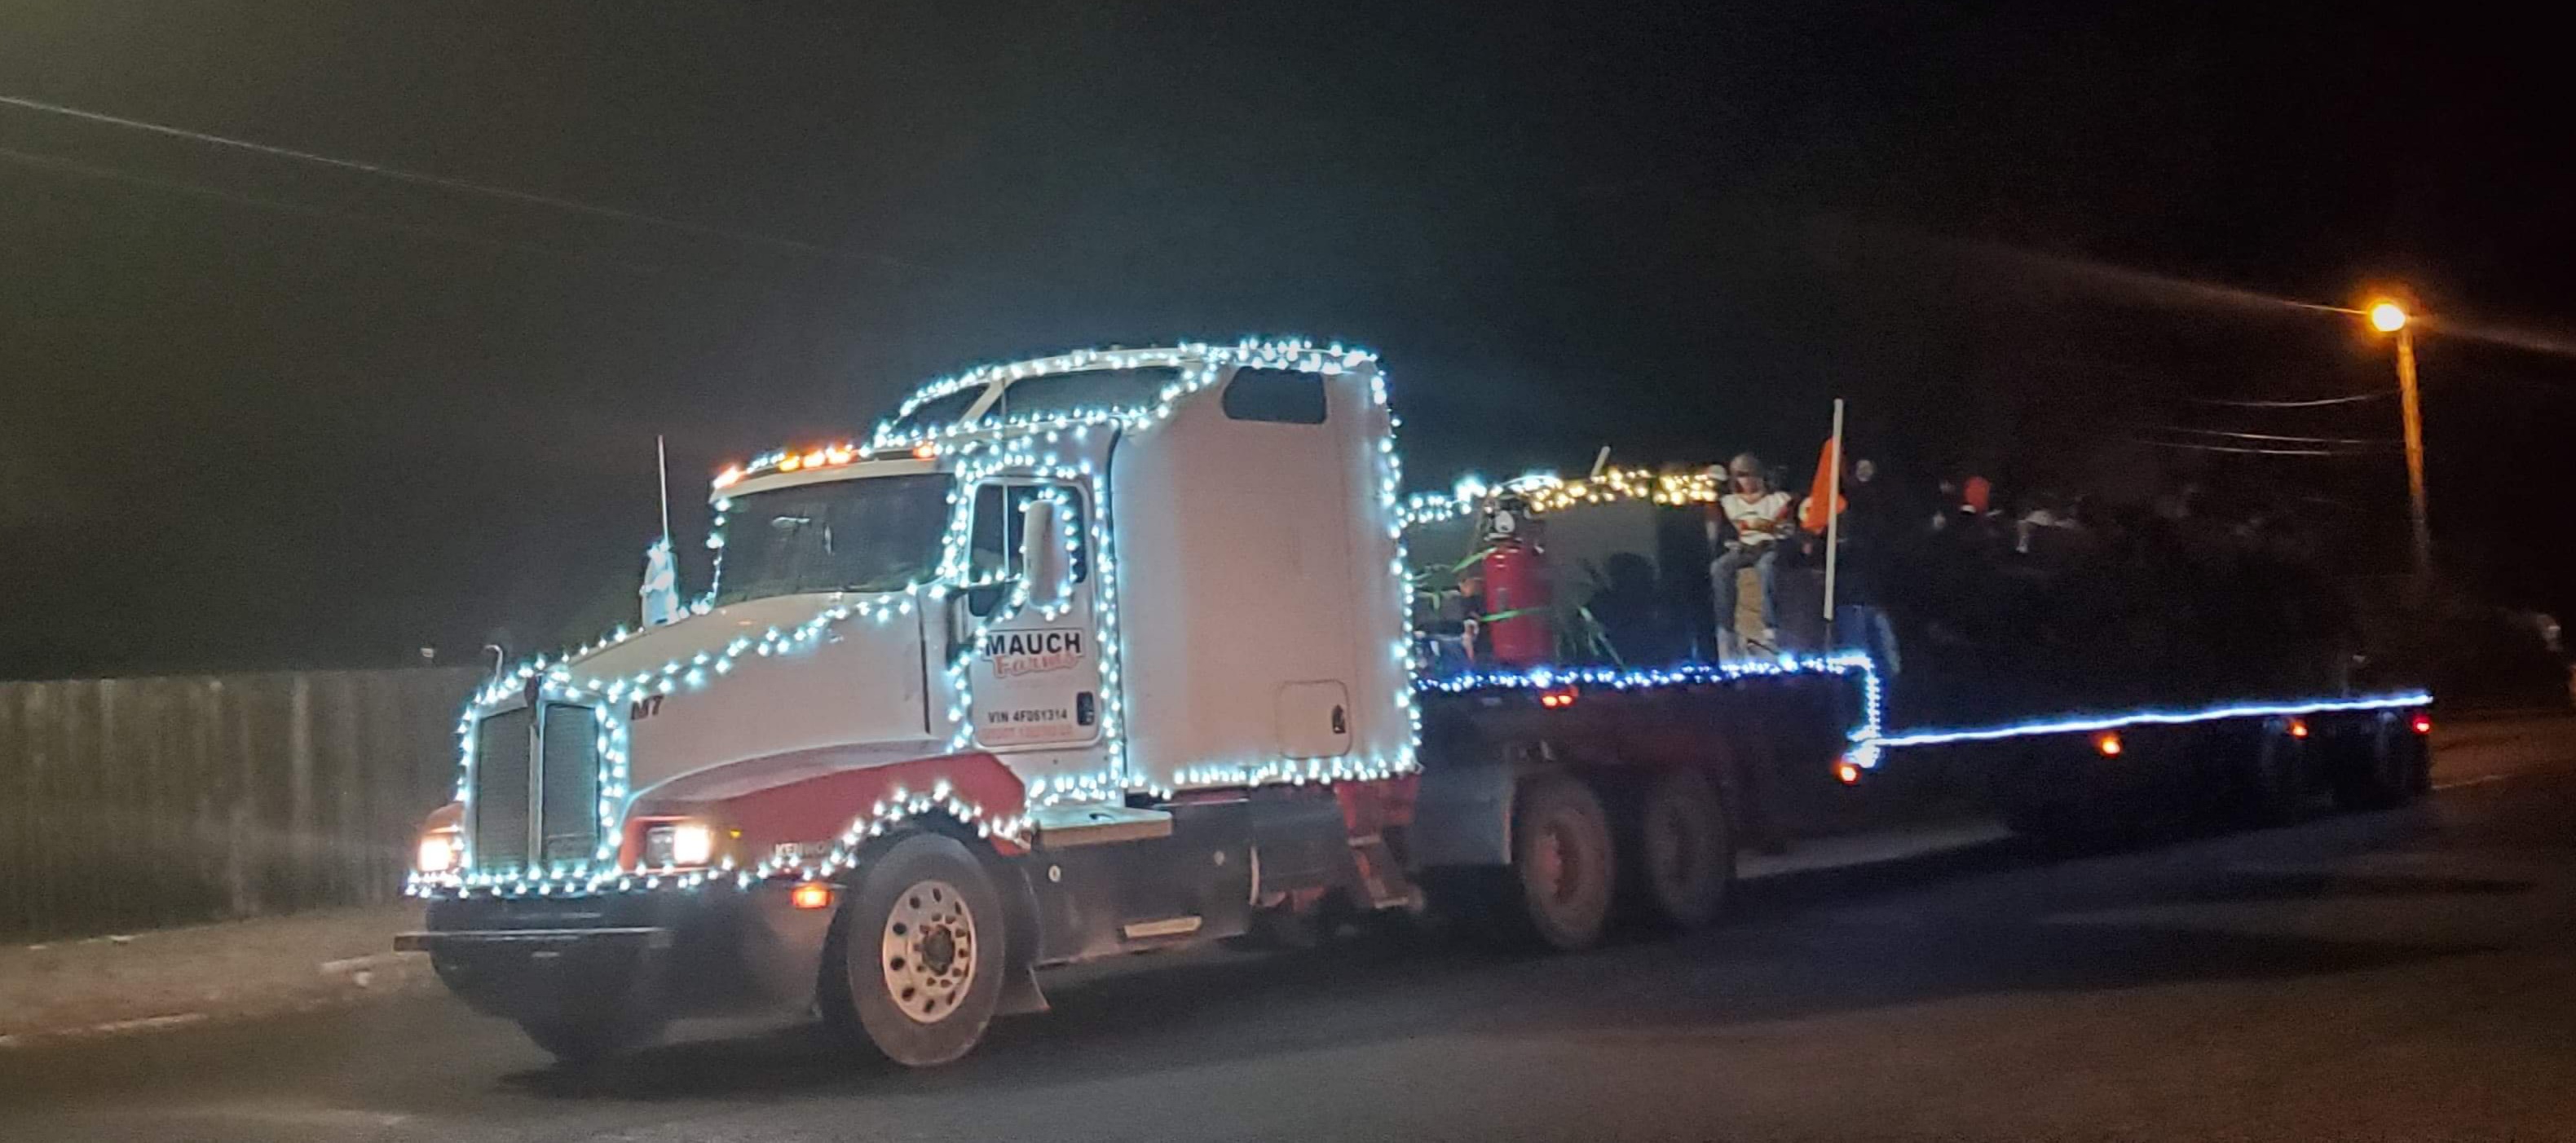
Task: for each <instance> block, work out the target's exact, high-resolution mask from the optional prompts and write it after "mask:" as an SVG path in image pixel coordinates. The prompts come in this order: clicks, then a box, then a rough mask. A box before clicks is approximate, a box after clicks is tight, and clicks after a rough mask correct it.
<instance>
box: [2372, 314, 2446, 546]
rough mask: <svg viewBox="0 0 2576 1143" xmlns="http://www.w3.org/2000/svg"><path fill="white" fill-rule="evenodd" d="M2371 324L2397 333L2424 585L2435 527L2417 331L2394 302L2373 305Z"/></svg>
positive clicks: (2409, 495) (2411, 510)
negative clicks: (2418, 386)
mask: <svg viewBox="0 0 2576 1143" xmlns="http://www.w3.org/2000/svg"><path fill="white" fill-rule="evenodd" d="M2368 316H2369V318H2370V327H2371V328H2372V329H2376V330H2378V331H2379V332H2381V333H2393V334H2396V335H2397V399H2398V403H2399V406H2400V408H2401V409H2403V411H2404V416H2405V420H2406V507H2407V516H2408V520H2409V522H2410V523H2412V524H2413V525H2414V528H2415V579H2416V582H2417V584H2418V585H2419V586H2420V585H2421V584H2423V583H2426V582H2429V581H2430V579H2431V578H2432V574H2433V528H2432V525H2431V524H2429V523H2427V522H2426V519H2425V514H2424V410H2423V406H2421V405H2419V404H2417V403H2416V399H2415V331H2414V330H2413V329H2412V328H2410V327H2411V325H2412V323H2411V322H2410V321H2409V320H2408V317H2407V313H2406V307H2404V306H2401V305H2398V304H2397V303H2396V302H2393V301H2383V302H2378V303H2375V304H2373V305H2372V306H2371V307H2370V309H2369V311H2368Z"/></svg>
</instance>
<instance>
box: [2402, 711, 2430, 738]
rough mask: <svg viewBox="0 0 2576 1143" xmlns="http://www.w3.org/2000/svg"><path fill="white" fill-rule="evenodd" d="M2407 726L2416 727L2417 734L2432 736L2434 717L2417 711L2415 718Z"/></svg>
mask: <svg viewBox="0 0 2576 1143" xmlns="http://www.w3.org/2000/svg"><path fill="white" fill-rule="evenodd" d="M2407 725H2409V726H2412V727H2414V728H2415V733H2417V734H2431V733H2433V716H2432V715H2429V714H2426V713H2424V712H2423V711H2420V710H2419V711H2416V712H2415V718H2414V719H2413V721H2411V722H2409V723H2408V724H2407Z"/></svg>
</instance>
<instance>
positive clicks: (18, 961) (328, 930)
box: [0, 906, 436, 1052]
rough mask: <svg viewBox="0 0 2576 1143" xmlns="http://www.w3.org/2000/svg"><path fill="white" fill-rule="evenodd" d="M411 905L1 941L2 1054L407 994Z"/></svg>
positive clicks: (422, 966) (427, 982)
mask: <svg viewBox="0 0 2576 1143" xmlns="http://www.w3.org/2000/svg"><path fill="white" fill-rule="evenodd" d="M418 911H419V910H418V907H417V906H386V907H376V908H364V909H345V910H332V911H326V912H320V913H308V914H298V915H292V916H286V917H272V918H261V919H255V920H247V921H229V922H223V923H219V924H212V925H198V926H190V927H186V928H177V929H165V930H157V931H152V932H143V933H133V934H119V935H114V936H103V937H90V938H85V939H81V940H72V941H51V942H43V943H38V944H30V945H20V946H16V947H6V948H0V1052H9V1051H16V1050H23V1049H28V1048H34V1047H40V1046H45V1045H51V1044H56V1043H62V1042H68V1041H76V1040H93V1039H100V1038H107V1037H115V1036H124V1035H132V1034H139V1033H146V1032H155V1031H163V1030H167V1029H172V1028H179V1027H186V1026H190V1025H196V1024H202V1023H209V1022H215V1021H227V1020H234V1019H243V1018H252V1017H260V1016H269V1015H276V1014H279V1013H284V1012H294V1011H303V1010H309V1009H313V1008H321V1007H330V1006H337V1005H346V1004H362V1003H366V1002H369V1001H372V1000H377V999H382V998H387V997H394V996H401V995H406V994H409V993H412V992H415V991H418V990H423V989H426V988H428V987H430V986H431V985H432V984H434V982H435V980H436V976H435V973H434V972H433V971H432V970H431V968H430V965H429V958H428V957H427V956H426V955H424V954H421V953H401V952H394V951H392V949H393V935H394V934H395V933H397V932H400V931H402V930H404V929H406V928H414V927H417V921H418V916H417V914H418Z"/></svg>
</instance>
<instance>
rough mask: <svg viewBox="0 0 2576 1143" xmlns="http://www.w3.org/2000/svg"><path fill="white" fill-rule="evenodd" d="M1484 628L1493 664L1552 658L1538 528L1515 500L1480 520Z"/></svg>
mask: <svg viewBox="0 0 2576 1143" xmlns="http://www.w3.org/2000/svg"><path fill="white" fill-rule="evenodd" d="M1483 572H1484V575H1483V579H1484V589H1485V615H1484V628H1485V634H1486V638H1487V639H1488V641H1489V643H1490V645H1491V646H1492V648H1493V657H1494V661H1496V662H1498V663H1503V664H1507V665H1509V666H1514V667H1532V666H1537V665H1539V664H1541V663H1546V662H1549V661H1551V660H1553V659H1554V658H1555V657H1556V628H1555V625H1554V623H1553V621H1552V612H1551V611H1550V605H1551V603H1552V602H1553V599H1552V595H1551V593H1550V592H1549V590H1548V574H1547V549H1545V548H1544V547H1541V546H1540V544H1539V537H1538V522H1537V521H1536V520H1534V519H1532V518H1531V517H1530V515H1529V512H1528V509H1527V506H1526V505H1524V504H1522V503H1520V502H1519V501H1518V499H1517V498H1507V499H1505V500H1504V501H1502V502H1500V503H1497V504H1496V505H1495V506H1494V508H1493V510H1492V511H1491V512H1490V513H1488V514H1487V516H1486V518H1485V559H1484V568H1483Z"/></svg>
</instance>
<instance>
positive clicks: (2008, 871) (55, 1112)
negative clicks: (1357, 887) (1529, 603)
mask: <svg viewBox="0 0 2576 1143" xmlns="http://www.w3.org/2000/svg"><path fill="white" fill-rule="evenodd" d="M2436 781H2437V782H2438V783H2440V784H2441V785H2442V786H2443V787H2445V788H2444V789H2442V790H2441V791H2440V792H2439V793H2437V794H2436V795H2435V796H2434V797H2433V798H2432V799H2430V800H2429V801H2428V802H2427V803H2425V804H2423V805H2420V806H2418V807H2414V808H2410V809H2407V810H2401V811H2396V812H2391V813H2383V814H2372V815H2362V816H2347V817H2337V818H2329V819H2322V820H2318V821H2314V822H2310V823H2307V824H2304V825H2300V826H2295V827H2290V828H2283V829H2275V830H2269V831H2264V832H2260V833H2250V834H2238V835H2233V836H2227V837H2219V838H2209V839H2201V840H2194V841H2187V842H2181V843H2176V844H2169V845H2162V846H2158V847H2154V848H2149V849H2141V850H2134V851H2130V852H2125V853H2120V854H2115V855H2109V856H2096V857H2088V858H2082V859H2075V860H2069V859H2064V858H2053V857H2050V856H2048V855H2044V854H2040V853H2036V852H2032V851H2030V850H2029V849H2027V848H2025V847H2021V846H2019V845H2017V844H2014V843H2005V844H2001V845H1990V846H1985V847H1981V848H1979V849H1976V850H1973V851H1970V852H1967V853H1963V854H1953V855H1948V856H1943V857H1938V858H1933V859H1927V860H1916V861H1910V862H1906V863H1902V864H1900V865H1898V866H1896V867H1893V868H1884V867H1882V868H1873V869H1869V870H1866V871H1859V872H1853V871H1844V872H1839V873H1831V874H1804V875H1798V876H1793V877H1784V878H1773V879H1769V880H1767V881H1764V882H1761V883H1757V884H1756V885H1753V886H1748V890H1747V892H1746V894H1745V896H1744V897H1743V899H1742V902H1741V904H1742V907H1741V908H1740V909H1739V910H1738V913H1737V916H1736V920H1735V922H1734V923H1733V924H1731V925H1728V926H1726V927H1724V928H1721V929H1719V930H1716V931H1713V932H1710V933H1707V934H1705V935H1702V936H1699V937H1695V938H1692V939H1689V940H1684V941H1643V940H1640V941H1635V942H1631V943H1626V944H1622V945H1620V946H1618V947H1613V948H1610V949H1606V950H1603V951H1599V952H1595V953H1592V954H1589V955H1583V956H1573V957H1560V958H1535V959H1512V958H1500V957H1495V956H1491V955H1487V954H1481V953H1477V952H1474V951H1471V950H1467V949H1463V948H1460V947H1458V946H1455V945H1446V944H1439V943H1420V944H1407V943H1404V942H1397V941H1382V942H1377V943H1369V944H1362V945H1359V946H1357V947H1351V948H1344V949H1338V950H1334V952H1333V953H1332V954H1331V955H1298V956H1287V957H1269V958H1264V957H1255V956H1243V955H1233V954H1224V955H1219V954H1207V955H1191V956H1187V957H1170V958H1164V959H1163V960H1162V962H1161V963H1159V964H1145V963H1135V964H1124V965H1120V966H1117V967H1116V969H1115V970H1110V971H1102V970H1083V971H1082V974H1081V975H1078V976H1074V977H1067V978H1061V979H1058V980H1056V981H1055V982H1054V983H1053V985H1052V995H1053V997H1054V999H1055V1001H1056V1004H1057V1010H1056V1011H1055V1012H1054V1013H1052V1014H1050V1015H1047V1016H1043V1017H1037V1018H1032V1019H1023V1020H1018V1021H1012V1022H1007V1023H1005V1024H1003V1025H1001V1026H998V1027H997V1028H996V1031H995V1035H994V1036H993V1038H992V1040H991V1041H989V1042H988V1043H987V1044H986V1046H985V1047H984V1049H983V1050H982V1051H981V1052H980V1053H979V1054H978V1055H977V1056H975V1057H972V1058H970V1059H969V1060H968V1061H966V1062H965V1063H963V1064H961V1065H958V1066H955V1067H951V1068H948V1069H945V1070H941V1071H937V1072H930V1073H918V1074H899V1073H889V1072H884V1071H877V1070H870V1069H867V1068H864V1067H858V1066H854V1065H853V1064H852V1063H850V1062H849V1061H848V1060H847V1059H846V1058H841V1057H836V1056H834V1055H832V1054H831V1053H830V1052H829V1051H828V1050H827V1049H825V1048H823V1047H822V1046H821V1045H820V1044H819V1043H818V1041H817V1039H816V1037H814V1036H813V1035H812V1034H810V1033H806V1032H799V1031H787V1032H774V1031H773V1032H761V1031H758V1030H745V1029H738V1028H737V1029H714V1030H710V1031H711V1032H720V1033H726V1034H727V1035H725V1036H723V1037H716V1036H700V1037H696V1038H692V1039H689V1040H687V1041H684V1042H681V1043H677V1044H673V1045H671V1046H667V1047H664V1048H661V1049H658V1050H655V1051H653V1052H650V1053H647V1054H645V1055H642V1056H639V1057H635V1058H632V1059H628V1060H624V1061H619V1062H618V1063H616V1064H614V1065H611V1066H608V1067H605V1068H602V1069H598V1070H595V1071H591V1072H581V1073H573V1072H566V1071H559V1070H555V1069H552V1068H550V1067H548V1066H547V1064H546V1060H545V1057H543V1056H542V1055H541V1054H539V1053H538V1052H537V1050H536V1049H535V1048H533V1047H530V1046H529V1045H528V1044H526V1043H525V1042H524V1041H522V1040H521V1039H520V1038H519V1037H518V1035H517V1033H516V1032H515V1030H514V1029H512V1028H511V1027H509V1026H507V1025H504V1024H501V1023H498V1022H495V1021H490V1020H485V1019H482V1018H479V1017H475V1016H472V1015H469V1014H467V1013H466V1012H465V1011H464V1010H463V1009H462V1008H461V1007H458V1006H456V1005H454V1004H452V1003H449V1002H447V1001H445V1000H444V999H443V998H441V999H435V1000H429V999H423V1000H404V1001H398V1002H387V1003H380V1004H376V1005H373V1006H369V1007H363V1008H354V1009H342V1010H335V1011H329V1012H318V1013H309V1014H306V1015H302V1016H298V1017H292V1018H287V1019H282V1020H275V1021H268V1022H262V1023H254V1024H240V1025H233V1026H225V1027H205V1028H194V1029H180V1030H174V1031H170V1032H164V1033H158V1034H152V1035H139V1036H130V1037H121V1038H117V1039H113V1040H103V1041H97V1042H91V1043H82V1044H73V1045H66V1046H60V1047H53V1048H45V1049H41V1050H34V1049H31V1050H26V1051H21V1052H14V1053H10V1054H9V1055H8V1056H6V1057H0V1139H11V1140H19V1139H23V1140H48V1141H52V1140H80V1139H117V1140H236V1139H238V1140H263V1141H267V1140H280V1141H288V1140H414V1139H417V1140H440V1141H471V1140H563V1139H614V1140H634V1141H649V1140H725V1141H730V1140H746V1141H748V1140H764V1141H765V1140H808V1139H812V1140H823V1139H830V1140H877V1139H902V1140H915V1139H919V1140H932V1139H936V1140H963V1139H975V1140H982V1139H1008V1140H1050V1139H1102V1140H1109V1139H1117V1140H1126V1139H1344V1138H1349V1139H1359V1138H1380V1139H1398V1138H1401V1139H1462V1140H1477V1141H1480V1143H1482V1141H1495V1140H1511V1139H1613V1138H1622V1139H1624V1138H1635V1139H1811V1138H1812V1139H1876V1138H1885V1139H1972V1138H1973V1139H1987V1138H2014V1139H2092V1138H2105V1139H2193V1140H2205V1139H2227V1138H2241V1139H2267V1140H2269V1139H2293V1138H2296V1139H2315V1138H2344V1139H2432V1138H2442V1139H2490V1138H2492V1139H2502V1138H2520V1139H2571V1138H2576V723H2571V722H2535V723H2517V724H2489V725H2485V726H2479V727H2474V728H2469V729H2468V730H2467V731H2466V732H2465V733H2463V734H2460V735H2459V736H2458V737H2457V741H2456V742H2454V743H2453V744H2451V745H2450V746H2449V747H2448V748H2447V749H2446V751H2445V753H2444V754H2443V756H2442V758H2441V761H2440V764H2439V768H2438V770H2437V773H2436ZM1146 969H1152V970H1153V971H1144V970H1146Z"/></svg>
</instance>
